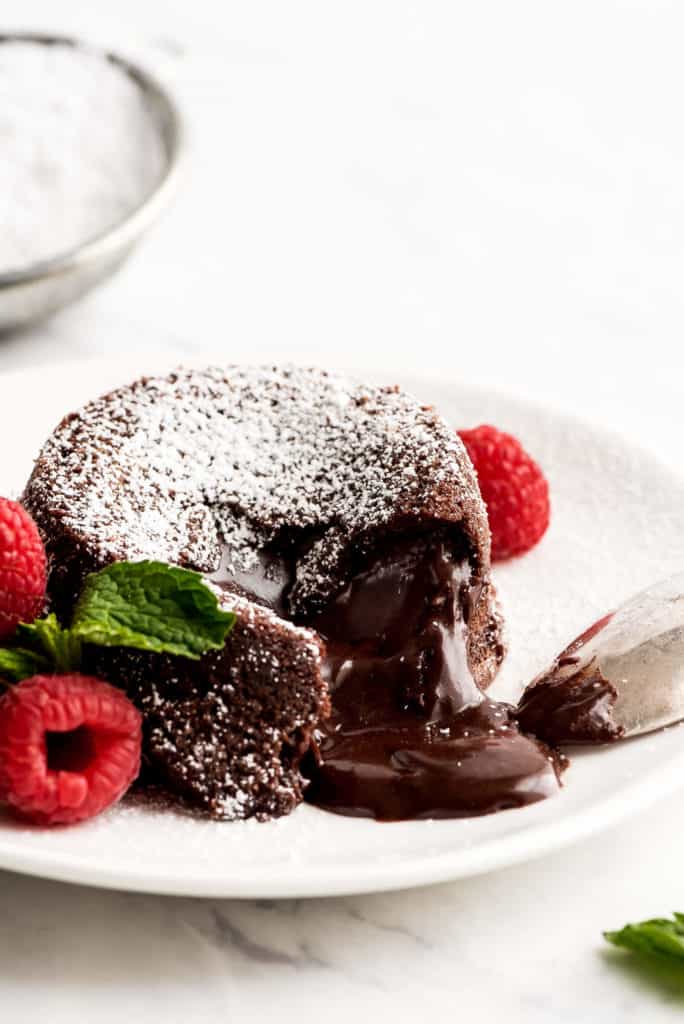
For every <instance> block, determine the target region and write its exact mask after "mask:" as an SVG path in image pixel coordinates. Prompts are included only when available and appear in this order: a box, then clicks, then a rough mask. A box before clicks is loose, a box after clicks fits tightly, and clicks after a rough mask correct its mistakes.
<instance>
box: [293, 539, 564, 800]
mask: <svg viewBox="0 0 684 1024" xmlns="http://www.w3.org/2000/svg"><path fill="white" fill-rule="evenodd" d="M469 580H470V567H469V564H468V561H467V560H466V559H462V560H457V559H455V558H454V556H453V555H452V554H451V553H450V551H449V549H448V548H447V546H446V544H445V542H444V540H435V541H430V540H422V541H415V542H414V543H413V544H412V545H411V546H410V547H408V548H404V550H403V551H397V552H394V553H390V554H389V555H388V554H387V553H385V554H384V555H383V557H382V558H379V559H378V560H377V561H376V562H375V563H374V564H373V565H372V566H371V567H370V568H369V569H367V570H366V571H364V572H363V573H361V574H359V575H358V576H356V577H355V578H354V579H353V580H352V582H351V583H350V584H349V586H348V587H347V588H346V589H345V590H344V591H343V592H342V593H341V594H340V595H338V597H337V598H336V599H335V600H334V601H333V602H332V603H331V604H330V605H329V606H328V607H327V608H326V609H325V611H324V612H323V613H322V614H320V615H319V616H317V617H316V618H314V619H313V620H312V621H310V622H309V623H308V625H310V626H312V627H313V628H314V629H316V630H317V631H318V632H319V633H320V634H321V635H322V636H323V637H324V639H325V641H326V644H327V648H328V656H327V664H326V674H327V679H328V684H329V686H330V691H331V695H332V704H333V712H332V715H331V717H330V718H329V719H328V720H327V721H325V722H323V723H321V725H320V726H319V734H318V738H317V741H316V744H315V748H314V755H315V758H314V757H310V759H309V761H308V763H307V764H305V768H304V770H305V772H306V773H308V774H309V775H310V778H311V783H310V786H309V788H308V789H307V791H306V799H307V800H308V801H310V802H311V803H315V804H318V805H319V806H320V807H324V808H326V809H328V810H331V811H336V812H337V813H340V814H350V815H360V816H367V817H373V818H379V819H384V820H397V819H406V818H453V817H463V816H470V815H476V814H487V813H490V812H492V811H498V810H503V809H504V808H509V807H520V806H522V805H524V804H528V803H533V802H535V801H537V800H541V799H543V798H544V797H546V796H550V795H551V794H552V793H554V792H556V791H557V789H558V785H559V782H558V776H559V771H560V761H559V759H558V758H557V757H556V756H555V755H554V754H552V753H551V751H550V750H549V749H548V748H547V747H546V746H545V745H544V744H542V743H539V742H537V741H536V740H534V739H530V738H528V737H526V736H523V735H522V734H521V733H520V732H519V731H518V729H517V727H516V724H515V721H514V719H513V709H512V708H511V707H510V706H509V705H506V704H500V703H496V702H494V701H490V700H488V699H487V698H486V697H485V696H484V694H483V693H482V692H481V691H480V690H479V689H478V687H477V686H476V684H475V682H474V680H473V677H472V675H471V672H470V669H469V667H468V657H467V646H466V638H467V625H466V623H465V622H464V615H463V609H464V607H467V606H468V600H469V590H470V586H469Z"/></svg>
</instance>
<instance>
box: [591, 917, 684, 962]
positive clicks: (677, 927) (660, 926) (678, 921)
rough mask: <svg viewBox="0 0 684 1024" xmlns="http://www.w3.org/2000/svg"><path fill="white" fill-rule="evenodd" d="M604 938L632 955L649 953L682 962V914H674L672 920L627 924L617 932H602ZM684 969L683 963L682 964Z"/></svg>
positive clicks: (660, 918) (683, 927)
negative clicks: (632, 953) (631, 952)
mask: <svg viewBox="0 0 684 1024" xmlns="http://www.w3.org/2000/svg"><path fill="white" fill-rule="evenodd" d="M603 936H604V938H605V939H606V940H607V941H608V942H612V944H613V945H614V946H621V947H622V948H623V949H630V950H632V951H633V952H634V953H649V954H651V955H653V956H660V957H666V958H667V959H669V960H670V962H672V960H673V959H676V960H681V961H683V962H684V914H674V916H673V918H672V920H670V918H666V917H656V918H653V920H651V921H641V922H639V923H638V924H627V925H625V927H624V928H621V929H620V931H617V932H604V933H603ZM682 966H683V967H684V963H682Z"/></svg>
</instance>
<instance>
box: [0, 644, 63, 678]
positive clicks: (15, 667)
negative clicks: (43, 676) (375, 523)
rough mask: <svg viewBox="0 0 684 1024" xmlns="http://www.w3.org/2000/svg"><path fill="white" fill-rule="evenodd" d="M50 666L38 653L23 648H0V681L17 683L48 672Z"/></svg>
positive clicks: (46, 659)
mask: <svg viewBox="0 0 684 1024" xmlns="http://www.w3.org/2000/svg"><path fill="white" fill-rule="evenodd" d="M51 668H52V665H51V663H50V661H49V660H48V658H45V657H43V655H42V654H40V653H39V652H38V651H30V650H26V649H25V648H23V647H0V679H8V680H9V681H10V682H12V683H19V682H21V680H22V679H28V678H29V677H30V676H35V675H38V673H40V672H49V671H50V669H51Z"/></svg>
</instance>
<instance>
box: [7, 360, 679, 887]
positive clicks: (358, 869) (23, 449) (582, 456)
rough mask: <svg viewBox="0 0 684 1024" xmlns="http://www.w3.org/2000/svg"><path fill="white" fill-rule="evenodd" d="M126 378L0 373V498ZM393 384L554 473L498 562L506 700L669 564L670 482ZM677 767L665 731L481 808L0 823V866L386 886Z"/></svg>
mask: <svg viewBox="0 0 684 1024" xmlns="http://www.w3.org/2000/svg"><path fill="white" fill-rule="evenodd" d="M145 369H149V367H146V368H145ZM136 372H137V368H132V367H131V366H130V365H127V366H123V365H118V366H116V365H112V364H93V363H90V364H87V363H86V364H79V365H75V366H73V365H72V366H66V367H62V368H61V369H57V370H55V369H50V371H49V372H45V371H40V372H38V371H32V372H27V373H22V374H14V375H10V376H5V377H3V378H0V436H1V437H3V438H5V439H6V438H12V439H13V441H12V444H11V445H9V446H8V445H7V444H3V455H2V465H1V471H0V493H6V494H17V493H18V492H19V491H20V489H21V487H22V485H23V482H24V481H25V479H26V477H27V476H28V473H29V471H30V467H31V459H32V457H33V456H34V454H35V453H36V451H37V449H38V447H39V446H40V443H41V441H42V440H43V438H44V436H45V435H46V434H47V433H48V432H49V430H50V429H51V428H52V427H53V426H54V424H55V423H56V422H57V420H58V419H59V418H60V417H61V415H62V414H63V413H64V412H66V411H67V410H69V409H71V408H73V407H75V406H76V405H78V404H80V403H81V402H82V401H83V400H85V399H87V398H89V397H91V396H92V395H94V394H96V393H98V392H100V391H103V390H106V389H107V388H108V387H110V386H112V385H114V384H117V383H122V382H124V381H125V380H127V379H129V378H130V377H132V376H134V375H136ZM370 376H377V375H375V374H372V375H370ZM399 382H400V383H401V384H402V385H403V386H405V387H408V388H409V389H411V390H413V391H414V392H415V393H417V394H418V395H419V396H420V397H421V398H423V399H427V400H429V401H431V402H434V403H435V404H436V405H437V406H438V408H439V409H440V410H441V411H442V412H443V413H444V415H445V416H447V417H448V418H449V419H450V420H451V421H452V422H453V423H454V424H455V425H463V426H469V425H474V424H476V423H478V422H482V421H489V422H493V423H496V424H498V425H499V426H501V427H504V428H507V429H510V430H511V431H513V432H514V433H516V434H517V435H519V436H520V437H521V438H522V440H523V441H524V442H525V443H526V444H527V445H528V446H529V448H530V449H531V450H532V451H533V452H534V453H535V455H536V456H537V457H538V458H539V460H540V461H541V463H542V465H543V466H544V467H545V469H546V471H547V473H548V476H549V479H550V482H551V492H552V496H553V520H552V526H551V529H550V530H549V533H548V535H547V537H546V538H545V540H544V541H543V542H542V544H541V545H540V546H539V547H538V548H537V549H536V550H535V551H533V552H532V553H531V554H529V555H528V556H526V557H524V558H522V559H519V560H517V561H515V562H512V563H510V564H505V565H502V566H499V567H497V569H496V573H495V576H496V580H497V583H498V585H499V589H500V593H501V597H502V600H503V603H504V608H505V612H506V617H507V622H508V629H509V642H510V653H509V656H508V658H507V661H506V663H505V667H504V669H503V670H502V673H501V676H500V679H499V680H498V681H497V683H496V685H495V687H494V690H493V692H494V693H495V694H496V695H500V696H505V697H512V696H514V695H515V694H516V693H517V692H518V690H519V688H520V686H521V684H523V683H524V682H526V681H527V680H529V679H530V678H531V677H532V676H533V675H534V674H535V673H536V671H537V670H538V669H539V668H540V667H542V666H543V665H544V664H545V662H547V661H548V660H550V658H551V657H552V656H553V655H554V654H555V653H556V652H557V651H558V650H559V649H560V648H561V647H562V646H563V645H564V644H565V642H566V641H568V640H569V639H571V638H572V637H573V636H575V635H576V634H577V633H579V632H580V631H581V630H582V629H583V628H584V627H585V626H587V625H589V624H590V623H591V622H592V621H593V620H594V619H596V618H597V617H598V615H600V614H602V613H604V612H605V611H607V610H608V609H610V608H611V607H613V606H614V605H616V604H617V603H619V602H620V601H622V600H623V599H624V598H625V597H627V596H628V595H629V594H631V593H632V592H634V591H636V590H638V589H640V588H641V587H643V586H646V585H647V584H649V583H651V582H653V581H654V580H656V579H658V578H659V577H662V576H665V575H668V574H669V573H671V572H674V571H677V570H683V569H684V481H682V480H681V479H679V478H677V477H675V476H673V475H672V473H671V471H670V470H667V469H666V468H664V467H663V466H661V465H660V464H659V463H658V462H657V460H656V459H655V458H654V457H653V456H652V455H650V454H648V453H646V452H643V451H640V450H638V449H635V448H633V447H630V446H628V445H626V444H625V443H624V442H623V441H621V440H620V439H618V438H616V437H613V436H611V435H609V434H607V433H605V432H604V431H602V430H598V429H596V428H595V427H592V426H590V425H588V424H586V423H582V422H579V421H575V420H571V419H568V418H566V417H563V416H560V415H558V414H557V413H554V412H553V411H551V410H548V409H543V408H540V407H537V406H532V405H529V404H527V403H523V402H521V401H518V400H515V399H513V398H510V397H503V396H497V395H490V394H484V393H482V392H479V391H475V390H473V389H471V388H468V387H467V386H466V385H464V384H460V383H448V382H445V381H442V382H440V383H436V382H432V383H431V382H429V381H426V380H420V379H416V380H414V381H411V380H401V381H399ZM19 424H21V426H19ZM682 777H684V731H681V730H680V727H678V726H677V727H675V728H672V729H670V730H668V731H665V732H661V733H658V734H654V735H652V736H648V737H644V738H642V739H639V740H634V741H632V742H629V743H624V744H622V745H618V746H615V747H613V748H606V749H601V750H595V751H592V752H589V753H583V754H582V755H581V756H575V757H573V762H572V766H571V768H570V769H569V771H568V772H567V774H566V776H565V788H564V790H563V792H562V794H561V795H560V796H558V797H556V798H554V799H551V800H547V801H545V802H543V803H540V804H536V805H534V806H532V807H529V808H525V809H522V810H514V811H506V812H504V813H502V814H497V815H492V816H489V817H485V818H474V819H470V820H464V821H436V822H405V823H396V824H395V823H392V824H379V823H376V822H373V821H367V820H363V819H355V818H344V817H338V816H336V815H332V814H326V813H325V812H323V811H319V810H317V809H315V808H312V807H307V806H304V807H300V808H298V809H297V811H295V813H294V814H292V815H290V817H288V818H283V819H281V820H280V821H275V822H270V823H268V824H258V823H256V822H246V823H235V824H218V823H213V822H204V821H198V820H196V819H193V818H189V817H185V816H182V815H178V814H175V813H172V812H168V811H165V812H161V811H152V810H148V809H141V808H139V807H134V806H126V805H125V804H124V805H122V806H121V807H118V808H115V809H113V810H112V811H111V812H109V813H108V814H105V815H103V816H102V817H100V818H99V819H96V820H94V821H92V822H90V823H86V824H83V825H79V826H76V827H72V828H64V829H53V830H40V829H32V828H27V827H26V826H22V825H18V824H16V823H14V822H12V821H11V820H10V819H9V818H1V817H0V867H5V868H9V869H12V870H14V871H21V872H25V873H29V874H37V875H43V876H46V877H50V878H58V879H63V880H67V881H72V882H81V883H87V884H91V885H100V886H107V887H112V888H120V889H135V890H142V891H146V892H157V893H175V894H185V895H197V896H209V895H211V896H234V897H235V896H237V897H241V896H242V897H247V896H249V897H257V896H263V897H279V896H314V895H316V896H320V895H337V894H342V893H356V892H366V891H371V890H380V889H395V888H402V887H406V886H412V885H424V884H427V883H429V882H436V881H441V880H445V879H451V878H458V877H463V876H467V875H473V874H476V873H479V872H484V871H489V870H492V869H495V868H499V867H503V866H504V865H509V864H513V863H515V862H519V861H522V860H526V859H528V858H531V857H536V856H539V855H540V854H543V853H545V852H547V851H550V850H552V849H555V848H558V847H560V846H562V845H564V844H567V843H570V842H573V841H575V840H578V839H580V838H582V837H584V836H588V835H590V834H591V833H594V832H596V831H598V830H599V829H602V828H604V827H606V826H607V825H610V824H612V823H614V822H616V821H617V820H619V819H620V818H622V817H624V816H626V815H627V814H630V813H634V812H637V811H638V810H640V809H642V808H644V807H645V806H646V805H647V804H649V803H651V802H653V801H654V800H656V799H657V798H658V797H659V796H661V795H665V794H666V793H668V792H670V791H671V790H673V789H674V788H675V787H677V786H678V785H679V783H680V779H681V778H682Z"/></svg>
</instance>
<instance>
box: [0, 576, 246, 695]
mask: <svg viewBox="0 0 684 1024" xmlns="http://www.w3.org/2000/svg"><path fill="white" fill-rule="evenodd" d="M234 622H235V616H234V615H233V613H232V612H226V611H224V610H223V609H222V608H221V607H220V606H219V603H218V599H217V597H216V594H215V593H214V592H213V591H212V590H211V589H210V588H209V587H208V586H207V584H206V583H205V582H204V580H203V579H202V577H201V576H200V574H199V573H197V572H193V571H192V570H190V569H179V568H177V567H175V566H170V565H166V564H165V563H164V562H116V563H114V564H113V565H109V566H107V567H106V568H105V569H102V570H101V571H100V572H96V573H93V574H92V575H90V576H88V577H87V578H86V581H85V584H84V587H83V591H82V593H81V596H80V598H79V599H78V602H77V604H76V608H75V610H74V615H73V618H72V622H71V625H70V627H69V628H68V629H64V628H63V627H62V626H61V625H60V624H59V622H58V621H57V618H56V616H55V615H48V616H46V617H45V618H43V619H38V620H37V621H36V622H32V623H21V625H20V626H19V627H18V629H17V633H16V636H15V637H14V638H13V640H12V641H11V642H10V645H9V646H7V647H2V648H0V678H4V679H9V680H11V681H12V682H19V681H20V680H21V679H25V678H27V677H28V676H32V675H35V674H36V673H37V672H46V671H48V672H49V671H53V672H55V671H56V672H69V671H73V670H75V669H78V668H79V667H80V664H81V654H82V647H83V644H93V645H97V646H101V647H132V648H135V649H137V650H141V651H155V652H157V653H166V654H176V655H180V656H181V657H185V658H192V659H194V660H197V659H198V658H200V657H201V656H202V655H203V654H205V653H206V652H207V651H211V650H219V649H220V648H222V647H223V645H224V643H225V639H226V636H227V635H228V633H229V631H230V629H231V628H232V626H233V624H234Z"/></svg>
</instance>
